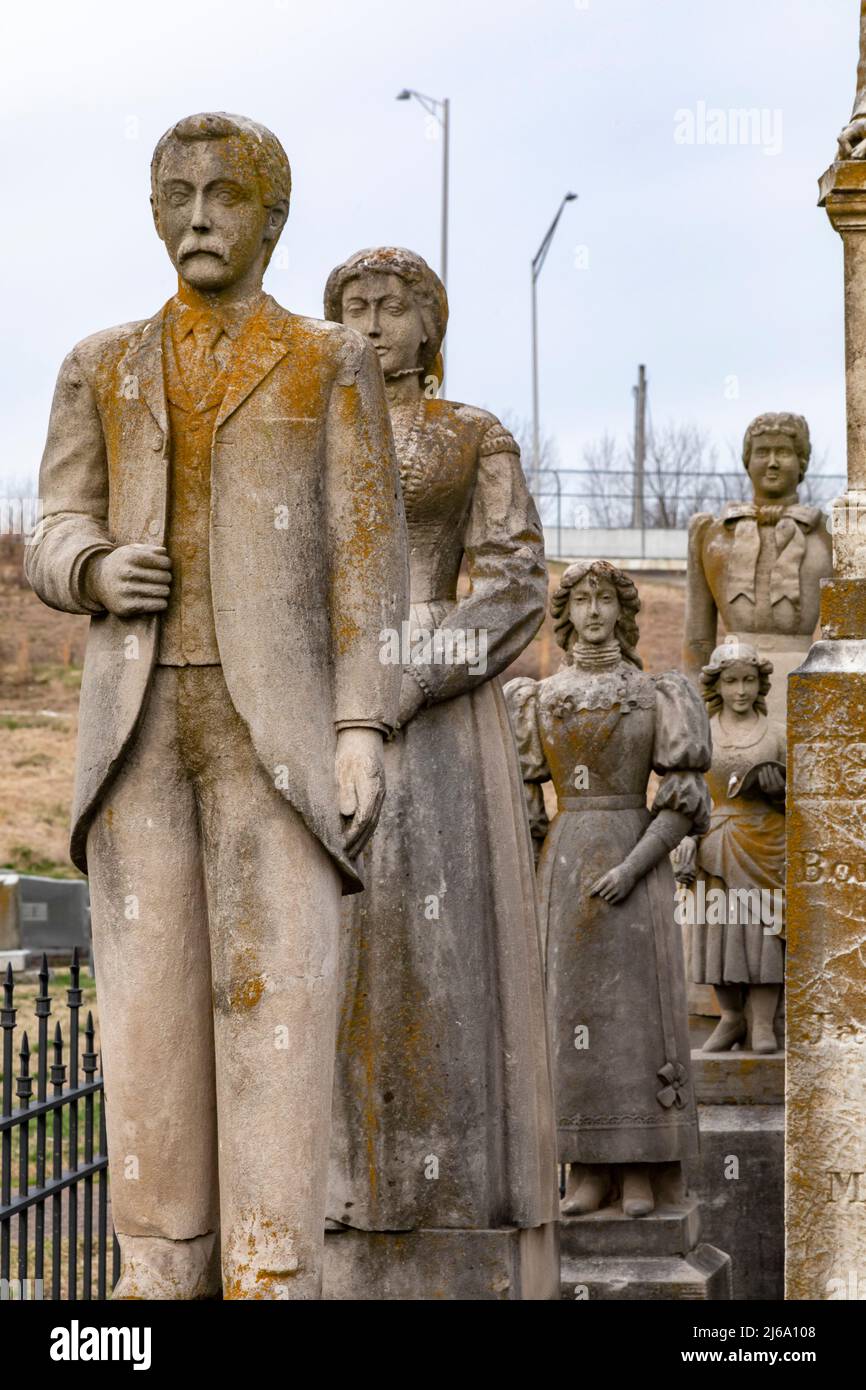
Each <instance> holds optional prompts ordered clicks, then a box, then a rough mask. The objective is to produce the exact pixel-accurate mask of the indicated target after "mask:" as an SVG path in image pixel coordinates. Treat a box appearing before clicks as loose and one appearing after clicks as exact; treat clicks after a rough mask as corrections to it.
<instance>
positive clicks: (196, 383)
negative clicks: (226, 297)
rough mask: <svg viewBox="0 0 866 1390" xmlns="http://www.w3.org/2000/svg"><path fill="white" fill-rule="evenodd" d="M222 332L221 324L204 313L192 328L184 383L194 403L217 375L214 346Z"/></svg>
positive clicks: (202, 396) (201, 397) (217, 366)
mask: <svg viewBox="0 0 866 1390" xmlns="http://www.w3.org/2000/svg"><path fill="white" fill-rule="evenodd" d="M222 332H223V330H222V325H221V324H219V323H217V322H216V320H215V319H212V318H209V317H206V316H204V315H202V317H201V318H200V319H199V320H198V322H197V324H196V325H195V327H194V329H193V330H192V335H191V336H192V351H191V352H188V353H187V354H186V363H185V371H184V376H185V378H186V380H185V383H184V384H185V385H186V389H187V390H188V392H189V394H190V396H191V397H192V399H193V400H194V401H195V402H196V403H198V402H199V401H201V400H203V399H204V397H205V396H206V395H207V394H208V392H209V391H210V389H211V387H212V386H213V383H214V381H215V379H216V377H217V376H218V375H219V371H220V366H219V363H218V362H217V359H216V357H215V355H214V348H215V347H216V344H217V343H218V342H219V340H220V338H221V337H222Z"/></svg>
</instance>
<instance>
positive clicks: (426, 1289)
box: [322, 1222, 560, 1302]
mask: <svg viewBox="0 0 866 1390" xmlns="http://www.w3.org/2000/svg"><path fill="white" fill-rule="evenodd" d="M559 1296H560V1291H559V1229H558V1225H557V1223H556V1222H550V1223H549V1224H547V1225H545V1226H537V1227H524V1228H522V1229H517V1228H510V1229H509V1228H505V1227H503V1228H500V1229H498V1230H494V1231H482V1230H477V1231H458V1230H450V1231H445V1230H438V1231H435V1230H430V1231H425V1230H418V1231H406V1232H403V1233H401V1232H396V1231H385V1232H380V1231H355V1230H351V1229H349V1228H347V1229H346V1230H343V1231H329V1232H328V1233H327V1234H326V1236H325V1275H324V1287H323V1292H322V1297H323V1298H325V1299H335V1300H336V1299H340V1300H343V1299H346V1300H365V1299H367V1300H391V1299H399V1300H413V1301H414V1300H422V1299H461V1300H467V1301H482V1300H498V1301H503V1302H504V1301H511V1300H536V1301H538V1300H551V1299H558V1298H559Z"/></svg>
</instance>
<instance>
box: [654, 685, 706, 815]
mask: <svg viewBox="0 0 866 1390" xmlns="http://www.w3.org/2000/svg"><path fill="white" fill-rule="evenodd" d="M655 688H656V709H655V716H656V721H655V741H654V743H653V760H652V761H653V770H654V771H655V772H657V773H658V775H659V777H660V778H661V782H660V784H659V789H658V791H657V793H656V798H655V801H654V802H653V807H652V810H653V814H654V815H656V814H658V812H660V811H676V812H679V814H680V815H684V816H688V818H689V820H690V821H691V822H692V830H691V833H692V834H693V835H704V834H705V833H706V831H707V829H708V828H709V820H710V809H711V805H710V794H709V791H708V789H707V784H706V782H705V781H704V778H703V773H704V772H706V771H707V769H708V768H709V766H710V762H711V760H712V755H713V745H712V739H711V737H710V721H709V719H708V718H707V711H706V706H705V705H704V702H703V700H702V699H701V697H700V695H699V694H698V693H697V691H696V690H695V688H694V686H693V685H692V684H691V683H690V681H689V680H688V679H687V678H686V677H685V676H683V675H680V673H679V672H678V671H668V672H667V673H666V674H665V675H663V676H658V677H656V681H655Z"/></svg>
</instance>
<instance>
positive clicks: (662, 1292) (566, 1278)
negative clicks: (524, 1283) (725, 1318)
mask: <svg viewBox="0 0 866 1390" xmlns="http://www.w3.org/2000/svg"><path fill="white" fill-rule="evenodd" d="M731 1296H732V1295H731V1261H730V1257H729V1256H728V1255H726V1254H723V1252H722V1251H721V1250H716V1249H715V1247H714V1246H712V1245H699V1246H698V1247H697V1249H695V1250H693V1251H692V1253H691V1254H690V1255H686V1256H684V1257H679V1256H676V1255H668V1256H660V1257H659V1256H657V1257H654V1258H653V1257H641V1256H635V1257H632V1258H630V1259H629V1258H622V1259H613V1258H610V1259H567V1260H564V1261H563V1264H562V1298H563V1299H566V1298H570V1299H577V1300H584V1299H587V1300H592V1299H603V1300H605V1301H609V1300H612V1299H622V1300H625V1301H629V1302H656V1301H668V1300H673V1301H677V1300H683V1301H688V1302H701V1301H718V1300H725V1299H729V1298H731Z"/></svg>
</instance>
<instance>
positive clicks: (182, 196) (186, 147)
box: [150, 111, 292, 294]
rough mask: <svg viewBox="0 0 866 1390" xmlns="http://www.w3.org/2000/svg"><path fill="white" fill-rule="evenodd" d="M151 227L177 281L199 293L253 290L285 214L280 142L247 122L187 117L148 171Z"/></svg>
mask: <svg viewBox="0 0 866 1390" xmlns="http://www.w3.org/2000/svg"><path fill="white" fill-rule="evenodd" d="M150 183H151V206H152V208H153V217H154V223H155V225H156V230H157V232H158V234H159V236H160V237H161V238H162V240H163V242H164V243H165V247H166V250H167V251H168V254H169V257H170V258H171V261H172V264H173V265H174V267H175V269H176V270H177V272H178V275H179V276H180V278H181V280H182V281H184V282H185V283H187V284H189V285H191V286H192V287H193V288H194V289H196V290H199V291H200V292H202V293H211V294H219V293H220V292H222V291H225V290H227V289H229V288H231V287H234V288H235V290H236V291H238V290H239V291H241V292H244V291H246V290H247V289H249V290H250V291H252V290H254V289H257V288H258V286H259V285H260V284H261V278H262V275H263V273H264V269H265V267H266V266H267V264H268V261H269V260H270V258H271V255H272V254H273V250H274V247H275V246H276V244H277V241H278V239H279V236H280V233H281V232H282V230H283V227H284V226H285V222H286V218H287V217H288V213H289V199H290V196H291V188H292V175H291V169H290V168H289V161H288V157H287V156H286V152H285V150H284V149H283V147H282V145H281V144H280V142H279V140H278V139H277V137H276V136H275V135H274V134H273V133H272V132H271V131H270V130H267V129H266V128H265V127H264V126H261V125H258V124H256V122H255V121H251V120H249V119H248V118H247V117H246V116H233V115H229V114H228V113H227V112H224V111H207V112H203V113H201V114H200V115H197V116H186V117H184V119H183V120H182V121H178V122H177V123H176V124H175V125H173V126H172V127H171V129H170V130H167V131H166V132H165V134H164V135H163V136H162V138H161V139H160V140H159V142H158V143H157V146H156V149H155V150H154V152H153V159H152V161H151V165H150Z"/></svg>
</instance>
